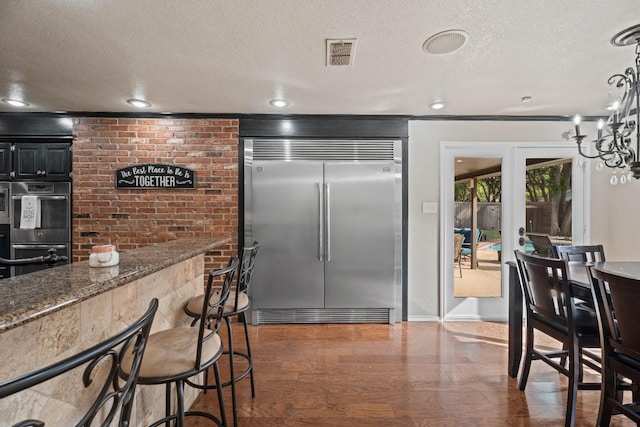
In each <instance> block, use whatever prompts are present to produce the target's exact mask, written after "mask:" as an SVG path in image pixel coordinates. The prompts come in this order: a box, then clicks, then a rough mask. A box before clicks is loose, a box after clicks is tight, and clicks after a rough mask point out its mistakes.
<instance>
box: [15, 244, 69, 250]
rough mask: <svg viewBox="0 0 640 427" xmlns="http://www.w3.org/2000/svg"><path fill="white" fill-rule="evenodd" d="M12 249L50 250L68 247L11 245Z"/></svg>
mask: <svg viewBox="0 0 640 427" xmlns="http://www.w3.org/2000/svg"><path fill="white" fill-rule="evenodd" d="M11 247H12V248H14V249H49V248H54V249H66V248H67V246H66V245H42V244H38V245H32V244H16V245H11Z"/></svg>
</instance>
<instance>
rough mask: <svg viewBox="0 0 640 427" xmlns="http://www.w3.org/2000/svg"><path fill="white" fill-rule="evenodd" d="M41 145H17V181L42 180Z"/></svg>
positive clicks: (14, 166) (15, 158) (15, 154)
mask: <svg viewBox="0 0 640 427" xmlns="http://www.w3.org/2000/svg"><path fill="white" fill-rule="evenodd" d="M40 146H41V145H40V144H29V143H24V144H16V145H15V152H14V164H13V169H14V171H15V177H14V178H15V179H40V178H41V174H40V173H39V171H40V169H39V165H38V162H39V160H38V159H39V156H40Z"/></svg>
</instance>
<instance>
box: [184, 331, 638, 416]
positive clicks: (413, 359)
mask: <svg viewBox="0 0 640 427" xmlns="http://www.w3.org/2000/svg"><path fill="white" fill-rule="evenodd" d="M234 327H235V330H234V337H236V333H237V332H240V330H241V326H240V325H239V324H235V323H234ZM223 329H224V328H223ZM223 335H224V333H223ZM250 335H251V344H252V350H253V353H254V366H255V375H256V397H255V398H254V399H251V392H250V387H249V379H248V378H246V379H244V380H242V381H241V382H240V383H238V387H237V397H238V402H239V408H238V416H239V422H238V425H239V426H240V427H258V426H260V427H270V426H278V427H282V426H287V427H289V426H327V427H329V426H331V427H341V426H345V427H346V426H348V427H359V426H411V427H426V426H437V427H439V426H442V427H444V426H456V427H459V426H491V427H494V426H561V425H564V411H565V399H566V384H567V381H566V379H565V378H564V377H562V376H561V375H559V374H558V373H556V372H555V371H554V370H553V369H551V368H550V367H548V366H546V365H545V364H544V363H543V362H534V364H533V367H532V372H531V375H530V377H529V384H528V385H527V390H526V392H521V391H519V390H518V386H517V381H516V380H515V379H512V378H509V376H508V375H507V325H506V324H505V323H491V322H446V323H437V322H424V323H423V322H410V323H397V324H395V325H371V324H357V325H344V324H340V325H261V326H257V327H250ZM224 339H226V338H224ZM225 342H226V341H225ZM234 343H235V345H236V346H237V347H241V348H244V345H242V343H243V340H242V337H241V336H240V335H238V336H237V337H236V339H235V340H234ZM545 344H547V343H545ZM548 344H549V345H552V344H553V342H550V343H548ZM237 364H238V365H239V364H241V361H240V360H238V362H237ZM226 366H228V359H227V356H223V358H222V359H220V367H221V371H222V372H223V376H224V375H227V376H228V373H227V370H226V368H225V367H226ZM224 398H225V407H226V409H227V419H228V422H229V425H233V424H232V420H233V419H232V416H231V395H230V388H229V387H226V388H224ZM599 398H600V392H599V391H586V390H585V391H580V392H579V397H578V423H577V424H576V425H577V426H593V425H595V420H596V416H597V412H598V403H599ZM193 408H194V409H196V408H197V409H198V410H205V411H209V412H212V413H214V414H218V413H219V410H218V405H217V400H216V394H215V392H208V393H206V394H203V395H201V396H200V397H199V398H198V400H197V401H196V403H195V404H194V406H193ZM205 425H209V424H206V423H205V422H204V421H199V420H195V419H193V418H192V419H191V420H189V421H188V426H190V427H200V426H205ZM611 425H612V426H631V425H634V424H633V423H630V422H628V421H627V420H626V419H623V418H621V417H620V416H617V417H614V421H613V422H612V424H611Z"/></svg>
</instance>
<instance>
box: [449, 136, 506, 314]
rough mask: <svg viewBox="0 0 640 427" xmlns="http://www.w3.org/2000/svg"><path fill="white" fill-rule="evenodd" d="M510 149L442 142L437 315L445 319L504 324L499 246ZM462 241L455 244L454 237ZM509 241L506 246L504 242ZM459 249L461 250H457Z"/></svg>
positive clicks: (504, 312)
mask: <svg viewBox="0 0 640 427" xmlns="http://www.w3.org/2000/svg"><path fill="white" fill-rule="evenodd" d="M511 153H512V152H511V146H510V145H509V144H506V143H495V144H486V143H482V144H479V143H446V144H445V145H444V146H443V150H442V152H441V165H442V168H441V171H442V172H441V173H442V186H441V197H440V200H441V203H442V205H443V208H442V212H443V217H442V220H441V224H442V231H441V236H442V239H441V259H442V260H443V262H442V271H441V283H442V284H443V292H442V294H443V299H442V305H441V312H442V313H443V317H444V319H445V320H457V319H460V320H504V319H506V318H507V308H508V300H507V295H506V293H505V280H504V279H503V277H506V276H505V272H504V267H503V265H502V261H501V256H502V253H503V251H504V248H501V247H500V244H501V241H500V236H501V232H502V230H504V229H505V228H507V229H508V227H510V223H509V222H508V220H509V217H508V216H507V215H505V213H506V212H507V211H508V206H510V205H509V200H510V199H509V198H508V197H509V195H510V194H511V191H512V190H511V188H512V182H511V181H509V180H508V179H507V178H505V177H509V176H510V175H511V173H512V172H511V163H512V160H511ZM460 234H462V235H463V236H464V239H463V240H464V242H466V244H465V243H462V246H461V247H457V246H455V241H456V238H455V236H456V235H460ZM509 243H510V242H509ZM460 251H462V252H460Z"/></svg>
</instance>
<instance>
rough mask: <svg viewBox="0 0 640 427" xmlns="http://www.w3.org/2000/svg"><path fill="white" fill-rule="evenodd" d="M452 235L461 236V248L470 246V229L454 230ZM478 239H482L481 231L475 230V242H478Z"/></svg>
mask: <svg viewBox="0 0 640 427" xmlns="http://www.w3.org/2000/svg"><path fill="white" fill-rule="evenodd" d="M453 232H454V234H461V235H462V236H463V237H464V238H463V239H462V243H463V246H471V229H470V228H454V229H453ZM480 237H482V230H481V229H479V228H477V229H476V242H479V241H480Z"/></svg>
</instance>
